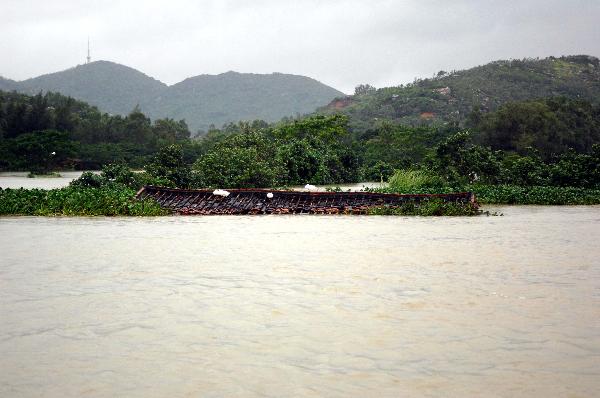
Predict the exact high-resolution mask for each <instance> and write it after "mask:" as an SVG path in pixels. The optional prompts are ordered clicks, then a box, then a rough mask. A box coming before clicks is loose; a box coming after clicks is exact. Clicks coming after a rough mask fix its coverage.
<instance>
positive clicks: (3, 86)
mask: <svg viewBox="0 0 600 398" xmlns="http://www.w3.org/2000/svg"><path fill="white" fill-rule="evenodd" d="M16 87H17V82H16V81H14V80H10V79H5V78H3V77H2V76H0V90H3V91H12V90H15V89H16Z"/></svg>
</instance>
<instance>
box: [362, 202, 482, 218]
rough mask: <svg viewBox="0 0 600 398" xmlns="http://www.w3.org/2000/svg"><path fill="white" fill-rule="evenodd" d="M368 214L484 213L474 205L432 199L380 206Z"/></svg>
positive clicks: (449, 214) (469, 214)
mask: <svg viewBox="0 0 600 398" xmlns="http://www.w3.org/2000/svg"><path fill="white" fill-rule="evenodd" d="M367 214H369V215H377V216H477V215H480V214H482V212H481V211H480V210H479V209H478V208H477V206H475V205H474V204H473V203H454V202H444V201H442V200H439V199H432V200H428V201H425V202H421V203H415V202H408V203H405V204H403V205H402V206H378V207H373V208H371V209H369V210H368V212H367Z"/></svg>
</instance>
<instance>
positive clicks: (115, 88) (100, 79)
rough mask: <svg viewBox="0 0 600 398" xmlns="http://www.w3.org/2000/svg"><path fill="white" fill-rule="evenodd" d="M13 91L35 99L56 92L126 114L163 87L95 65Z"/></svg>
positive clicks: (118, 68)
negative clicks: (38, 94) (33, 96)
mask: <svg viewBox="0 0 600 398" xmlns="http://www.w3.org/2000/svg"><path fill="white" fill-rule="evenodd" d="M16 85H17V87H16V89H17V91H19V92H22V93H25V94H30V95H35V94H37V93H39V92H40V91H42V92H48V91H52V92H59V93H61V94H63V95H68V96H71V97H73V98H76V99H78V100H82V101H85V102H88V103H90V104H92V105H95V106H97V107H98V108H100V109H101V110H102V111H104V112H109V113H113V114H122V115H125V114H128V113H129V112H131V110H133V108H135V106H136V105H138V104H140V103H141V102H142V100H144V99H145V98H149V97H151V98H153V97H155V96H159V95H160V94H161V93H162V92H163V91H164V90H165V89H166V88H167V85H166V84H164V83H162V82H159V81H158V80H155V79H153V78H151V77H149V76H146V75H144V74H143V73H141V72H139V71H137V70H135V69H133V68H129V67H127V66H124V65H119V64H116V63H114V62H108V61H96V62H92V63H89V64H85V65H78V66H76V67H74V68H71V69H67V70H64V71H62V72H56V73H50V74H48V75H43V76H39V77H35V78H33V79H28V80H23V81H21V82H18V83H16Z"/></svg>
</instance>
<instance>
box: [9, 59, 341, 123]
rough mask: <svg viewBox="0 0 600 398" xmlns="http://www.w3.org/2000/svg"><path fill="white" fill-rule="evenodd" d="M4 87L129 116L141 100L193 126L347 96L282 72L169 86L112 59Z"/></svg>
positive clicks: (305, 109) (292, 111)
mask: <svg viewBox="0 0 600 398" xmlns="http://www.w3.org/2000/svg"><path fill="white" fill-rule="evenodd" d="M0 89H2V90H16V91H19V92H22V93H25V94H37V93H39V92H40V91H41V92H48V91H53V92H59V93H61V94H64V95H69V96H71V97H73V98H76V99H78V100H82V101H86V102H88V103H90V104H92V105H95V106H97V107H98V108H99V109H100V110H102V111H104V112H108V113H112V114H122V115H126V114H129V113H130V112H131V111H132V110H133V109H134V108H135V107H136V106H137V105H139V106H140V108H141V110H142V111H143V112H144V113H145V114H147V115H148V116H150V117H151V118H152V119H158V118H165V117H170V118H173V119H176V120H180V119H185V120H186V121H187V123H188V126H189V127H190V129H191V130H192V131H195V130H198V129H207V128H208V127H209V126H210V125H211V124H214V125H216V126H219V127H220V126H221V125H223V124H225V123H228V122H237V121H239V120H254V119H263V120H265V121H268V122H273V121H277V120H280V119H281V118H283V117H285V116H294V115H297V114H306V113H310V112H313V111H314V110H315V109H317V108H318V107H319V106H323V105H324V104H327V103H329V102H330V101H331V100H332V99H333V98H336V97H339V96H342V95H343V94H342V93H341V92H339V91H337V90H335V89H333V88H331V87H329V86H326V85H324V84H322V83H320V82H318V81H316V80H314V79H311V78H309V77H305V76H297V75H289V74H282V73H272V74H251V73H236V72H227V73H222V74H220V75H216V76H215V75H200V76H196V77H191V78H188V79H186V80H184V81H182V82H180V83H177V84H175V85H173V86H167V85H166V84H164V83H162V82H160V81H158V80H156V79H153V78H151V77H149V76H147V75H145V74H143V73H142V72H139V71H137V70H135V69H133V68H130V67H127V66H124V65H120V64H117V63H114V62H109V61H96V62H92V63H89V64H85V65H78V66H76V67H74V68H71V69H67V70H64V71H62V72H56V73H51V74H47V75H43V76H39V77H35V78H32V79H28V80H24V81H20V82H15V81H12V80H8V79H3V78H0Z"/></svg>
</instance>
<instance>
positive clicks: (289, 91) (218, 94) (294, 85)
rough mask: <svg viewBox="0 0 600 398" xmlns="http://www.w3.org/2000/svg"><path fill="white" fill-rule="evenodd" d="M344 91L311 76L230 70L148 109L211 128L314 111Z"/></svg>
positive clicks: (173, 90)
mask: <svg viewBox="0 0 600 398" xmlns="http://www.w3.org/2000/svg"><path fill="white" fill-rule="evenodd" d="M341 94H342V93H341V92H339V91H337V90H335V89H333V88H331V87H329V86H326V85H324V84H322V83H319V82H318V81H316V80H314V79H311V78H309V77H305V76H297V75H288V74H282V73H272V74H269V75H260V74H253V73H237V72H227V73H222V74H220V75H216V76H215V75H201V76H196V77H191V78H189V79H186V80H184V81H182V82H180V83H177V84H175V85H173V86H171V87H169V88H168V90H166V91H165V92H164V93H163V95H162V96H161V97H160V98H156V99H155V100H154V102H153V103H149V104H147V105H146V104H145V105H144V109H146V110H147V111H148V114H149V115H151V116H158V115H161V114H164V115H168V116H170V117H174V118H177V119H185V120H186V121H187V122H188V123H189V124H190V126H193V127H194V128H201V129H203V130H207V129H208V128H209V126H210V124H213V125H215V126H217V127H220V126H221V125H223V124H225V123H228V122H237V121H238V120H255V119H261V120H265V121H267V122H275V121H278V120H280V119H281V118H282V117H285V116H296V115H298V114H300V115H302V114H306V113H310V112H313V111H314V110H315V109H317V108H318V107H320V106H322V105H324V104H326V103H327V102H329V101H331V99H332V98H335V97H337V96H339V95H341Z"/></svg>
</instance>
